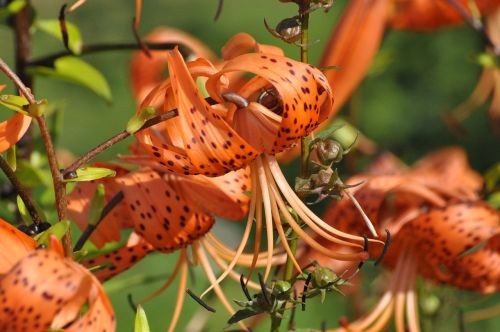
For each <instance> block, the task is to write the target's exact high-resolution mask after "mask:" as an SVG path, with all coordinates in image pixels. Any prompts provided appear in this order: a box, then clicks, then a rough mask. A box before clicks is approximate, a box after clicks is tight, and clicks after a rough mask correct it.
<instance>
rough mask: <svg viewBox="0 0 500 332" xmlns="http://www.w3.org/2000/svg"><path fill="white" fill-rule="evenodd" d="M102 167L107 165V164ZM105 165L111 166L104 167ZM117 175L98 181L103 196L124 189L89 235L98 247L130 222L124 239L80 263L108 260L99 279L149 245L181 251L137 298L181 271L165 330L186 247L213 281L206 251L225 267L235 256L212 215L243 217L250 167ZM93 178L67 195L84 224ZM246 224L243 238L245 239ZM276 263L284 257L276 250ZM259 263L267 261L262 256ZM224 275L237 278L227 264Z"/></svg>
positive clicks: (246, 260) (244, 259)
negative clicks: (164, 275) (218, 172)
mask: <svg viewBox="0 0 500 332" xmlns="http://www.w3.org/2000/svg"><path fill="white" fill-rule="evenodd" d="M105 166H106V165H105ZM107 167H109V165H108V166H107ZM115 169H116V170H117V171H118V176H117V177H116V178H112V179H104V180H99V181H97V182H101V183H104V185H105V188H106V191H105V192H106V200H107V201H109V200H110V199H111V197H113V196H114V195H116V194H117V193H118V192H119V191H122V192H123V200H122V201H121V202H120V203H119V204H118V205H117V206H116V207H115V209H114V210H113V211H112V212H111V213H110V214H108V216H107V217H106V218H105V219H104V220H103V221H102V223H101V224H100V225H99V227H98V228H97V229H96V231H95V232H94V234H93V235H92V236H91V240H92V241H93V242H94V243H95V244H96V245H98V246H102V245H104V243H105V242H106V241H109V240H110V239H113V240H118V239H119V232H120V230H122V229H124V228H130V227H133V228H134V230H135V232H134V233H132V235H131V236H130V238H129V240H128V241H127V244H126V245H125V246H124V247H123V248H120V249H118V250H116V251H114V252H111V253H107V254H105V255H101V256H98V257H94V258H92V259H90V260H87V261H85V262H84V264H85V265H87V266H96V265H103V264H105V263H112V266H111V267H106V268H103V269H100V270H98V271H96V272H95V275H96V276H97V277H98V278H99V280H101V281H104V280H107V279H109V278H111V277H113V276H115V275H116V274H118V273H120V272H122V271H124V270H126V269H128V268H130V267H131V266H133V265H134V264H136V263H137V262H138V261H139V260H140V259H142V258H143V257H144V256H145V255H146V254H148V253H149V252H151V251H152V250H158V251H161V252H164V253H171V252H173V251H177V250H179V251H180V255H179V259H178V262H177V264H176V266H175V267H174V269H173V271H172V273H171V275H170V277H169V278H168V280H167V281H166V282H165V284H164V285H163V286H162V287H161V288H160V289H158V290H157V291H155V292H154V293H152V294H151V295H150V296H148V297H147V298H146V299H144V300H142V301H141V302H145V301H148V300H150V299H151V298H153V297H155V296H157V295H159V294H160V293H161V292H163V291H164V290H165V289H166V288H168V287H169V286H170V285H171V283H172V282H173V281H174V280H175V278H176V276H177V275H178V274H179V273H180V279H181V280H180V283H181V284H180V286H179V290H178V293H177V302H176V303H177V306H176V308H175V310H174V314H173V318H172V321H171V323H170V327H169V331H173V330H174V329H175V326H176V324H177V321H178V318H179V315H180V312H181V308H182V304H183V301H184V295H185V289H186V284H187V266H188V264H189V263H190V260H188V256H187V252H186V248H187V246H192V248H193V257H194V259H193V261H192V262H191V263H192V264H195V265H197V264H198V263H200V264H201V266H202V267H203V269H204V270H205V273H206V274H207V277H208V279H209V280H210V281H212V282H215V280H216V277H215V273H214V271H213V269H212V267H211V264H210V263H209V262H208V258H207V254H208V255H209V256H210V257H211V258H212V259H213V260H214V262H215V263H216V264H217V265H218V266H219V267H220V268H222V269H227V268H228V263H227V262H228V261H231V260H232V259H233V257H234V251H233V250H231V249H229V248H227V247H226V246H225V245H224V244H222V242H221V241H220V240H219V239H218V238H217V237H216V236H215V235H214V234H212V233H209V231H210V229H211V227H212V226H213V224H214V219H213V218H212V217H211V215H213V214H215V215H218V216H222V217H223V218H226V219H234V220H239V219H241V218H242V217H244V216H245V214H246V212H247V209H248V201H249V197H248V196H247V195H246V194H245V191H246V190H248V189H250V188H249V185H250V179H249V175H248V171H247V170H245V169H242V170H239V171H236V172H231V173H228V174H226V175H224V176H221V177H218V178H208V177H205V176H203V175H196V176H184V175H177V174H166V175H163V176H161V175H160V174H159V173H158V172H156V171H154V170H151V169H148V168H143V169H140V170H138V171H134V172H127V171H125V170H124V169H121V168H117V167H115ZM97 182H87V183H81V184H79V185H78V186H77V187H76V188H75V190H74V191H73V193H72V194H71V195H70V199H69V205H68V210H69V213H70V215H71V216H72V217H73V218H74V219H75V221H76V222H77V224H78V225H79V226H80V227H81V228H82V229H83V228H85V227H86V226H87V224H88V210H89V205H90V200H91V197H92V193H93V192H94V190H95V187H96V185H97ZM248 236H249V228H248V226H247V230H245V234H244V235H243V237H246V238H248ZM278 259H279V262H280V263H283V262H284V261H285V257H284V256H283V255H280V257H276V258H275V259H274V260H275V261H277V260H278ZM251 260H252V258H251V257H248V255H242V256H241V257H240V258H239V259H238V261H237V262H236V264H237V265H240V266H249V265H250V264H251ZM256 264H257V266H261V265H263V264H265V263H263V262H262V259H260V260H258V261H257V262H256ZM228 274H229V275H230V277H232V278H233V279H236V280H238V281H239V275H238V274H236V273H235V272H234V271H232V267H231V269H229V272H228ZM249 286H250V287H254V288H257V289H258V285H256V284H254V283H252V282H250V284H249ZM215 292H216V294H217V296H218V297H219V299H220V300H221V302H222V303H223V304H224V306H225V308H226V309H227V310H228V312H229V313H230V314H231V315H233V314H234V313H235V311H234V309H233V308H232V306H231V304H230V302H229V301H228V300H227V299H226V297H225V295H224V293H223V292H222V290H221V288H220V287H219V286H218V285H216V286H215Z"/></svg>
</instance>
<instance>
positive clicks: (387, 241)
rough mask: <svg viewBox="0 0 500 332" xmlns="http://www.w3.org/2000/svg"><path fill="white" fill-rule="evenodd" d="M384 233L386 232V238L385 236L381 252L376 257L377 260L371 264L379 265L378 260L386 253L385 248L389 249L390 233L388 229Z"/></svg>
mask: <svg viewBox="0 0 500 332" xmlns="http://www.w3.org/2000/svg"><path fill="white" fill-rule="evenodd" d="M385 234H386V238H385V242H384V248H383V249H382V253H381V254H380V256H379V257H378V258H377V260H376V261H375V263H374V264H373V265H375V266H377V265H379V264H380V262H382V260H383V259H384V257H385V255H386V254H387V250H388V249H389V245H390V244H391V233H390V232H389V230H388V229H386V230H385Z"/></svg>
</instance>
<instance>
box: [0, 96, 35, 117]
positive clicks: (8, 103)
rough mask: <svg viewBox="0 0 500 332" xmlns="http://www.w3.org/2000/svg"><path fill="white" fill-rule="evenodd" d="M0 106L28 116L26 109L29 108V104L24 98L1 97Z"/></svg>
mask: <svg viewBox="0 0 500 332" xmlns="http://www.w3.org/2000/svg"><path fill="white" fill-rule="evenodd" d="M0 105H2V106H5V107H7V108H8V109H11V110H13V111H16V112H19V113H22V114H28V112H27V109H26V108H27V107H28V106H29V103H28V100H26V98H24V97H20V96H15V95H1V96H0Z"/></svg>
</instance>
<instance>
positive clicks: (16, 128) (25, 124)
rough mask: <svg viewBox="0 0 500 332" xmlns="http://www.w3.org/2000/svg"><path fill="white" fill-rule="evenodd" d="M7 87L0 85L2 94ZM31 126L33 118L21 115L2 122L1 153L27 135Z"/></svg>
mask: <svg viewBox="0 0 500 332" xmlns="http://www.w3.org/2000/svg"><path fill="white" fill-rule="evenodd" d="M6 87H7V85H5V84H3V85H2V84H0V92H2V91H3V90H4V89H5V88H6ZM30 124H31V117H30V116H27V115H23V114H21V113H16V114H14V115H13V116H12V117H11V118H9V119H8V120H5V121H2V122H0V152H4V151H6V150H8V149H10V148H11V147H12V146H13V145H14V144H16V143H17V142H18V141H19V140H20V139H21V138H22V137H23V136H24V134H25V133H26V131H27V130H28V128H29V126H30Z"/></svg>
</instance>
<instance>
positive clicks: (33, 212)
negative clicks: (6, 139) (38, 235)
mask: <svg viewBox="0 0 500 332" xmlns="http://www.w3.org/2000/svg"><path fill="white" fill-rule="evenodd" d="M0 168H1V169H2V171H3V172H4V173H5V175H6V176H7V178H8V179H9V181H10V182H11V183H12V185H13V186H14V188H15V189H16V191H17V194H18V195H19V197H21V199H22V200H23V202H24V205H25V206H26V209H27V210H28V213H29V214H30V216H31V219H32V220H33V223H34V224H36V225H38V224H39V223H40V222H42V219H41V218H40V216H39V215H38V211H37V209H36V207H35V204H34V203H33V201H32V200H31V196H30V195H29V194H28V191H27V190H26V188H24V186H23V185H22V184H21V182H20V181H19V179H18V178H17V176H16V173H14V171H13V170H12V168H11V167H10V166H9V163H7V161H5V159H4V158H3V157H2V156H0Z"/></svg>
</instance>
